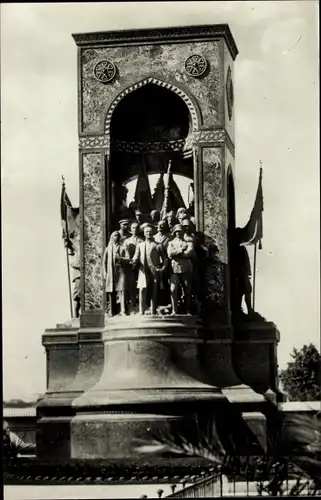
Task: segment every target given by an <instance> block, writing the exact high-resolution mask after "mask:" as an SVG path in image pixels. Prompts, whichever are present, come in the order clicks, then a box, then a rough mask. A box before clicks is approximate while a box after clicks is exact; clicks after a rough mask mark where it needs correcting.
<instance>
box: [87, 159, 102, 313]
mask: <svg viewBox="0 0 321 500" xmlns="http://www.w3.org/2000/svg"><path fill="white" fill-rule="evenodd" d="M103 185H104V158H103V155H102V153H101V152H99V153H98V152H97V153H86V154H84V155H83V210H84V215H83V217H84V221H83V222H84V225H83V231H84V234H83V238H84V259H83V291H84V297H83V307H82V310H86V311H88V310H102V309H103V276H102V266H101V260H102V253H103V245H104V241H103V234H104V231H103V223H104V220H103V215H102V214H103V207H104V206H105V200H104V199H103V198H102V186H103Z"/></svg>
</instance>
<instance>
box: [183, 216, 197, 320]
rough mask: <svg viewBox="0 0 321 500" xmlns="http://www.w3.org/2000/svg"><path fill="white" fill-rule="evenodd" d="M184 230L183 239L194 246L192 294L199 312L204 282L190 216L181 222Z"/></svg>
mask: <svg viewBox="0 0 321 500" xmlns="http://www.w3.org/2000/svg"><path fill="white" fill-rule="evenodd" d="M181 226H182V230H183V240H184V241H185V242H186V243H188V244H190V245H192V246H193V248H194V252H193V255H192V257H191V259H192V264H193V275H192V295H193V299H194V302H195V305H196V309H197V311H198V312H200V307H201V288H202V283H201V280H200V273H199V267H200V266H199V264H200V263H199V261H198V256H199V252H198V251H197V250H198V249H197V248H196V247H197V241H196V235H195V226H194V224H193V223H192V221H191V220H190V219H189V218H185V219H183V220H182V222H181Z"/></svg>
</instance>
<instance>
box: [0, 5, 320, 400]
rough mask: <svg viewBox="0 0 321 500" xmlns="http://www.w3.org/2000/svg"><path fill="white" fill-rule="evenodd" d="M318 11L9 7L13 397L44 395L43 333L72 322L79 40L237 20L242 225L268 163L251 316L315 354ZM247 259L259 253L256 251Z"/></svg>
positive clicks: (6, 141) (6, 157)
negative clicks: (64, 207)
mask: <svg viewBox="0 0 321 500" xmlns="http://www.w3.org/2000/svg"><path fill="white" fill-rule="evenodd" d="M317 9H318V6H317V2H315V1H309V0H308V1H293V2H292V1H286V2H285V1H264V2H263V1H256V2H247V1H239V2H238V1H235V2H234V1H233V2H231V1H223V2H221V1H217V2H168V3H166V4H165V3H162V2H155V3H152V2H144V3H139V2H133V3H127V4H125V3H121V2H117V3H73V4H71V3H70V4H68V3H64V4H63V3H61V4H28V3H20V4H2V5H1V120H2V122H1V123H2V127H1V140H2V144H1V146H2V147H1V174H2V177H1V179H2V180H1V188H2V266H3V267H2V293H3V295H2V299H3V300H2V304H3V356H4V360H3V367H4V398H6V399H8V398H16V397H17V398H18V397H27V396H28V395H30V394H32V393H39V392H43V391H44V390H45V379H46V377H45V351H44V348H43V347H42V345H41V335H42V334H43V333H44V330H45V328H52V327H55V325H56V324H57V323H62V322H63V321H65V320H67V319H68V317H69V302H68V282H67V272H66V262H65V251H64V247H63V243H62V240H61V225H60V214H59V198H60V189H61V175H62V174H64V176H65V179H66V185H67V191H68V194H69V197H70V198H71V200H72V202H73V204H74V205H77V204H78V189H79V185H78V137H77V51H76V46H75V43H74V41H73V39H72V37H71V34H72V33H80V32H87V31H108V30H115V29H130V28H148V27H163V26H180V25H196V24H216V23H228V24H229V26H230V28H231V31H232V33H233V36H234V38H235V41H236V44H237V46H238V49H239V55H238V57H237V59H236V61H235V72H234V79H235V81H234V93H235V128H236V130H235V133H236V142H235V147H236V158H235V184H236V218H237V224H238V225H244V224H245V223H246V222H247V219H248V217H249V214H250V211H251V209H252V206H253V201H254V197H255V192H256V188H257V182H258V169H259V160H262V162H263V167H264V173H263V190H264V209H265V210H264V239H263V249H262V250H260V251H259V252H258V255H257V283H256V286H257V288H256V308H257V310H258V311H259V312H260V313H261V314H262V315H263V316H264V317H266V318H267V319H268V320H269V321H273V322H274V323H275V324H276V325H277V326H278V329H279V331H280V333H281V342H280V344H279V349H278V356H279V365H280V367H281V368H284V367H285V366H286V363H287V362H288V361H289V360H290V352H291V351H292V349H293V347H294V346H296V347H298V348H299V347H301V346H302V345H303V344H304V343H310V342H313V343H314V344H315V345H316V346H317V347H318V348H319V345H320V328H319V323H320V293H319V277H320V256H319V252H320V231H319V228H320V221H319V218H320V208H319V203H320V202H319V186H320V180H319V141H318V137H319V114H318V113H319V93H318V84H319V81H318V64H319V61H318V10H317ZM251 257H252V254H251Z"/></svg>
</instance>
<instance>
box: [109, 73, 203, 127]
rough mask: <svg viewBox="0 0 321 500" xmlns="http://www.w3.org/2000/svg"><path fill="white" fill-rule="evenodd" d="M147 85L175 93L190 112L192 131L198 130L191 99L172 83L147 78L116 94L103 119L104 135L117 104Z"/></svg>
mask: <svg viewBox="0 0 321 500" xmlns="http://www.w3.org/2000/svg"><path fill="white" fill-rule="evenodd" d="M149 83H153V84H154V85H159V86H160V87H163V88H165V89H168V90H171V91H172V92H175V94H177V95H178V96H179V97H181V98H182V99H183V101H184V102H185V104H186V106H187V107H188V109H189V111H190V115H191V122H192V125H193V131H196V130H198V129H199V128H200V116H199V112H198V110H197V108H196V105H195V104H194V103H193V102H192V100H191V98H190V97H189V96H188V95H187V94H186V93H185V92H184V91H183V90H182V89H180V88H179V87H177V86H176V85H173V84H172V83H168V82H164V81H163V80H159V79H158V78H154V77H149V78H144V80H141V81H139V82H136V83H134V84H133V85H130V86H129V87H127V88H126V89H125V90H123V91H122V92H121V93H120V94H118V96H117V97H116V98H115V99H114V100H113V102H112V103H111V105H110V106H109V108H108V111H107V114H106V118H105V130H104V132H105V135H109V134H110V124H111V118H112V114H113V112H114V111H115V108H116V106H117V104H119V102H120V101H121V100H122V99H123V98H124V97H126V95H128V94H130V93H131V92H134V91H135V90H137V89H139V88H141V87H143V86H144V85H147V84H149Z"/></svg>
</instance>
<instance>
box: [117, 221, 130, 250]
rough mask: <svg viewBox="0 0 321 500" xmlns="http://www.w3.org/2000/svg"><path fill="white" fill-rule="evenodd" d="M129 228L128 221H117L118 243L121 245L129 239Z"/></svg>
mask: <svg viewBox="0 0 321 500" xmlns="http://www.w3.org/2000/svg"><path fill="white" fill-rule="evenodd" d="M128 226H129V220H128V219H122V220H120V221H119V231H118V232H119V237H120V240H119V243H120V244H121V245H123V243H124V241H125V240H126V239H127V238H129V237H130V235H131V234H130V232H129V229H128Z"/></svg>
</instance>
